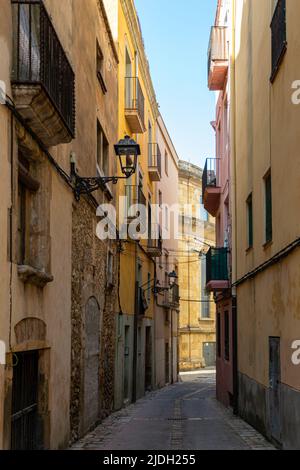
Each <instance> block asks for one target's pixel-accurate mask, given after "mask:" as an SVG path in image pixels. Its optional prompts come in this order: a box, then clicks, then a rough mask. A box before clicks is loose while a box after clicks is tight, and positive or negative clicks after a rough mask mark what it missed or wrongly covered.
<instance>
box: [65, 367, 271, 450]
mask: <svg viewBox="0 0 300 470" xmlns="http://www.w3.org/2000/svg"><path fill="white" fill-rule="evenodd" d="M72 449H74V450H266V449H269V450H274V447H273V446H272V445H271V444H270V443H268V442H267V441H266V440H265V439H264V438H263V437H262V436H261V435H260V434H259V433H257V432H256V431H255V430H254V429H253V428H252V427H251V426H249V425H248V424H246V423H245V422H244V421H242V420H241V419H239V418H237V417H234V416H233V415H232V413H231V411H229V410H226V409H225V408H224V407H223V406H222V405H221V404H219V403H218V402H217V401H216V399H215V375H214V374H211V373H208V374H205V373H204V374H203V372H202V373H201V374H200V373H199V374H193V375H183V376H182V377H181V381H180V382H179V383H178V384H175V385H171V386H169V387H166V388H164V389H162V390H159V391H155V392H152V393H149V394H148V395H147V396H146V397H145V398H142V399H141V400H139V401H138V402H137V403H136V404H134V405H130V406H128V407H127V408H125V409H123V410H121V411H119V412H117V413H114V414H113V415H112V416H110V417H109V418H107V419H106V420H105V421H104V422H103V423H102V424H101V425H100V426H98V427H97V428H96V429H95V430H94V431H93V432H91V433H90V434H88V435H87V436H86V437H84V438H83V439H82V440H80V441H79V442H77V443H76V444H75V445H74V446H73V447H72Z"/></svg>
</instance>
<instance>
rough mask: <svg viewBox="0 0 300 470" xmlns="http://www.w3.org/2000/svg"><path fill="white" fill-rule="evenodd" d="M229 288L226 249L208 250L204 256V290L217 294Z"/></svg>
mask: <svg viewBox="0 0 300 470" xmlns="http://www.w3.org/2000/svg"><path fill="white" fill-rule="evenodd" d="M229 287H230V283H229V272H228V249H227V248H210V250H209V251H208V253H207V255H206V288H207V290H208V291H210V292H218V291H222V290H225V289H229Z"/></svg>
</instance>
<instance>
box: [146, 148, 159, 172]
mask: <svg viewBox="0 0 300 470" xmlns="http://www.w3.org/2000/svg"><path fill="white" fill-rule="evenodd" d="M148 166H149V167H152V168H153V167H155V168H157V170H158V172H159V174H160V175H161V152H160V148H159V145H158V144H154V143H149V144H148Z"/></svg>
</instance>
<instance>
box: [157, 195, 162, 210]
mask: <svg viewBox="0 0 300 470" xmlns="http://www.w3.org/2000/svg"><path fill="white" fill-rule="evenodd" d="M158 204H159V207H161V206H162V192H161V191H158Z"/></svg>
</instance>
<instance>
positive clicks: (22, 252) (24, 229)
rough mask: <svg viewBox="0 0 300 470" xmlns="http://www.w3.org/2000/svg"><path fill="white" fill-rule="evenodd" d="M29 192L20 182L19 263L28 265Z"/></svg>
mask: <svg viewBox="0 0 300 470" xmlns="http://www.w3.org/2000/svg"><path fill="white" fill-rule="evenodd" d="M27 198H28V191H27V188H26V186H25V185H24V184H22V182H21V181H19V186H18V263H19V264H25V263H26V245H27V240H28V224H27V221H26V214H27V210H26V207H27Z"/></svg>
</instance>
